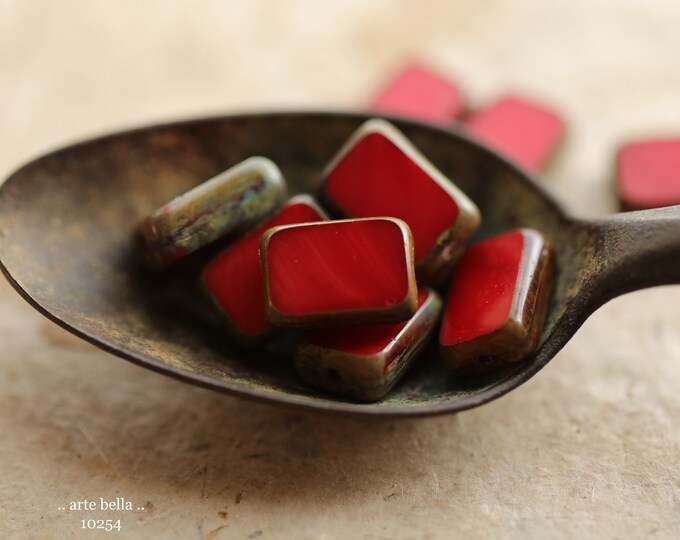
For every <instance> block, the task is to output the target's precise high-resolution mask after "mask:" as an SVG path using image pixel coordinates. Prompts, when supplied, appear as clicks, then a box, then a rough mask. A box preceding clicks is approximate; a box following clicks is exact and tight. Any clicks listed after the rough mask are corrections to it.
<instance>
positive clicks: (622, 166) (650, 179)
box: [615, 138, 680, 210]
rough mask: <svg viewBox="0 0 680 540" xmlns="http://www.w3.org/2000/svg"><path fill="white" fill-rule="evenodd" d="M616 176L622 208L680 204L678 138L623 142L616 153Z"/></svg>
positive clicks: (679, 141)
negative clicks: (624, 143)
mask: <svg viewBox="0 0 680 540" xmlns="http://www.w3.org/2000/svg"><path fill="white" fill-rule="evenodd" d="M615 179H616V188H617V192H618V196H619V203H620V205H621V208H622V209H623V210H643V209H645V208H658V207H661V206H671V205H674V204H680V138H674V139H670V138H666V139H647V140H643V141H635V142H630V143H628V144H626V145H624V146H622V147H621V148H619V150H618V152H617V154H616V173H615Z"/></svg>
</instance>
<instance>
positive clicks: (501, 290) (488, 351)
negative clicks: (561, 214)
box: [439, 229, 552, 374]
mask: <svg viewBox="0 0 680 540" xmlns="http://www.w3.org/2000/svg"><path fill="white" fill-rule="evenodd" d="M551 278H552V256H551V249H550V246H549V243H548V241H547V240H546V238H545V237H544V236H543V235H542V234H541V233H539V232H538V231H534V230H531V229H517V230H514V231H511V232H508V233H504V234H501V235H499V236H495V237H493V238H490V239H488V240H485V241H483V242H480V243H478V244H476V245H474V246H472V247H471V248H470V249H468V250H467V251H466V252H465V254H464V255H463V256H462V257H461V259H460V262H459V263H458V265H457V266H456V270H455V272H454V275H453V279H452V280H451V287H450V289H449V293H448V298H447V301H446V306H445V308H444V320H443V322H442V326H441V331H440V334H439V344H440V350H441V354H442V358H443V360H444V363H445V364H446V366H447V367H449V368H450V369H453V370H456V371H459V372H464V373H470V374H480V373H484V372H488V371H491V370H494V369H498V368H501V367H503V366H506V365H508V364H512V363H515V362H521V361H522V360H524V359H525V358H526V357H527V356H528V355H529V354H531V353H532V352H533V350H534V349H535V348H536V345H537V344H538V339H539V336H540V333H541V330H542V327H543V321H544V318H545V313H546V307H547V301H548V293H549V289H550V283H551Z"/></svg>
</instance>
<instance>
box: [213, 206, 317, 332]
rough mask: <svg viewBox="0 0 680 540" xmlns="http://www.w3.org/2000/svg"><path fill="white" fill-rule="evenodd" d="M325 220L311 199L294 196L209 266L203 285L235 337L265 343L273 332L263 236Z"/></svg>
mask: <svg viewBox="0 0 680 540" xmlns="http://www.w3.org/2000/svg"><path fill="white" fill-rule="evenodd" d="M324 219H326V216H325V214H324V213H323V211H322V210H321V209H320V208H319V207H318V206H317V205H316V203H315V202H314V201H313V200H312V199H311V197H307V196H298V197H294V198H293V199H292V200H290V201H289V202H288V203H287V204H286V205H285V206H284V207H283V208H282V209H281V211H280V212H279V213H278V214H277V215H276V216H274V217H273V218H272V219H270V220H268V221H267V222H266V223H264V224H262V225H260V226H258V227H257V229H255V230H254V231H252V232H250V233H248V234H247V235H246V236H244V237H243V238H240V239H238V240H237V241H236V242H234V243H233V244H232V245H230V246H229V247H228V248H227V249H225V250H224V251H223V252H222V253H220V254H219V255H218V256H217V257H215V259H213V260H212V261H211V262H210V264H209V265H208V266H207V267H206V269H205V272H204V273H203V286H204V287H205V288H206V291H207V292H208V294H209V295H210V297H211V298H212V299H213V301H214V302H215V304H216V305H217V306H218V308H219V309H220V310H221V311H222V313H223V314H224V316H225V318H226V322H227V324H228V325H229V327H230V328H231V330H232V334H233V335H234V336H235V337H237V338H239V339H240V340H241V341H242V342H244V343H246V344H262V343H263V341H262V339H263V338H264V337H265V334H266V333H267V332H268V331H269V330H270V329H271V326H270V324H269V322H268V321H267V316H266V313H265V309H264V295H263V293H262V271H261V269H260V253H259V250H260V239H261V238H262V235H263V234H264V233H265V232H267V231H268V230H269V229H271V228H272V227H278V226H281V225H291V224H293V223H305V222H308V221H322V220H324Z"/></svg>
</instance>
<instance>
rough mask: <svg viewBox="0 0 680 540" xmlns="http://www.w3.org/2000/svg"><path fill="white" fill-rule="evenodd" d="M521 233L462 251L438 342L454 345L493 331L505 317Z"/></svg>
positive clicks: (521, 244) (517, 264)
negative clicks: (463, 252)
mask: <svg viewBox="0 0 680 540" xmlns="http://www.w3.org/2000/svg"><path fill="white" fill-rule="evenodd" d="M523 247H524V236H523V235H522V233H521V232H520V231H513V232H510V233H506V234H503V235H501V236H497V237H494V238H491V239H489V240H487V241H485V242H480V243H479V244H476V245H474V246H473V247H471V248H470V249H469V250H467V251H466V252H465V254H464V255H463V257H462V258H461V260H460V261H459V263H458V265H457V266H456V270H455V273H454V276H453V280H452V281H451V287H450V289H449V294H448V298H447V303H446V310H445V312H444V321H443V322H442V327H441V333H440V342H441V343H442V345H455V344H457V343H461V342H463V341H469V340H471V339H474V338H476V337H479V336H482V335H484V334H488V333H490V332H493V331H494V330H496V329H498V328H500V327H501V326H502V325H503V324H504V323H505V321H506V320H507V319H508V316H509V314H510V307H511V306H512V299H513V297H514V295H515V287H516V284H517V276H518V274H519V267H520V262H521V260H522V250H523Z"/></svg>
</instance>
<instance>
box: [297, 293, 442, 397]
mask: <svg viewBox="0 0 680 540" xmlns="http://www.w3.org/2000/svg"><path fill="white" fill-rule="evenodd" d="M440 311H441V300H440V299H439V296H438V295H437V293H435V292H434V291H432V290H430V289H425V288H421V289H419V290H418V309H417V311H416V313H415V314H414V315H413V316H412V317H411V318H410V319H409V320H408V321H405V322H400V323H392V324H380V325H370V326H359V327H352V328H324V329H320V330H312V331H309V332H306V333H305V335H304V336H303V338H302V342H301V343H300V345H299V346H298V349H297V351H296V354H295V368H296V370H297V372H298V374H299V375H300V376H301V377H302V378H303V379H304V380H305V381H307V382H308V383H309V384H310V385H312V386H315V387H318V388H321V389H324V390H327V391H329V392H332V393H334V394H338V395H340V396H343V397H347V398H350V399H356V400H359V401H376V400H378V399H380V398H382V397H383V396H384V395H385V394H387V392H389V390H390V389H391V388H392V387H393V386H394V385H395V384H396V383H397V381H398V380H399V379H400V378H401V376H402V375H404V373H406V371H407V370H408V369H409V367H410V366H411V365H412V364H413V362H414V361H415V360H416V358H417V356H418V352H420V350H421V349H422V346H423V345H424V344H425V343H426V341H427V338H428V336H429V335H430V334H431V332H432V331H433V330H434V328H435V325H436V323H437V320H438V318H439V313H440Z"/></svg>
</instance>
